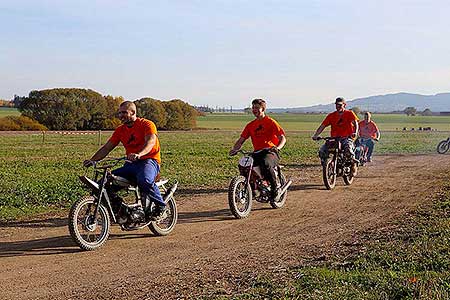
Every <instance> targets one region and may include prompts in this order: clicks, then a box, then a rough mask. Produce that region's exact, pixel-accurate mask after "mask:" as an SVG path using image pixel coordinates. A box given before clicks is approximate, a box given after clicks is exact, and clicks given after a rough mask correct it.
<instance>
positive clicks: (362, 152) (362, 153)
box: [355, 137, 369, 167]
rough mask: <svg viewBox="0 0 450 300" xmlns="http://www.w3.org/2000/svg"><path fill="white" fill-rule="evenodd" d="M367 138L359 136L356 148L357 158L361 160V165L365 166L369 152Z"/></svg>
mask: <svg viewBox="0 0 450 300" xmlns="http://www.w3.org/2000/svg"><path fill="white" fill-rule="evenodd" d="M366 140H368V139H366V138H362V137H359V138H358V140H357V142H356V144H357V145H358V146H356V148H355V158H356V159H357V160H358V161H359V164H358V165H359V166H361V167H362V166H364V165H365V163H366V162H368V158H367V153H368V151H369V147H367V145H366V143H365V142H366Z"/></svg>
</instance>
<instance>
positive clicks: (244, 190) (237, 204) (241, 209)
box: [228, 176, 252, 219]
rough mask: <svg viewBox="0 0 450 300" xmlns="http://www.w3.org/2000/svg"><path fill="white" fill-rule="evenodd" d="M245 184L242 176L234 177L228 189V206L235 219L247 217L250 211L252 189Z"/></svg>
mask: <svg viewBox="0 0 450 300" xmlns="http://www.w3.org/2000/svg"><path fill="white" fill-rule="evenodd" d="M245 182H246V180H245V177H244V176H236V177H234V178H233V179H231V182H230V186H229V187H228V204H229V206H230V210H231V213H232V214H233V215H234V216H235V217H236V218H237V219H243V218H246V217H248V215H249V214H250V211H251V209H252V189H251V188H250V185H248V184H245Z"/></svg>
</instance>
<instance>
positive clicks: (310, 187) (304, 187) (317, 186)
mask: <svg viewBox="0 0 450 300" xmlns="http://www.w3.org/2000/svg"><path fill="white" fill-rule="evenodd" d="M289 190H290V191H305V190H326V188H325V186H324V185H323V184H293V185H291V186H290V187H289Z"/></svg>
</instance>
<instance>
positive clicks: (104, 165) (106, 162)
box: [86, 156, 131, 170]
mask: <svg viewBox="0 0 450 300" xmlns="http://www.w3.org/2000/svg"><path fill="white" fill-rule="evenodd" d="M121 161H125V162H131V161H130V160H127V157H126V156H123V157H118V158H106V159H103V160H98V161H91V165H92V167H94V169H96V170H99V169H101V170H102V169H103V170H104V169H110V168H114V167H115V166H117V165H118V164H119V163H120V162H121ZM99 164H101V165H99ZM89 167H90V166H86V168H89Z"/></svg>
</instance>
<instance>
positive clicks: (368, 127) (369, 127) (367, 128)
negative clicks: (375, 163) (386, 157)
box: [356, 112, 380, 162]
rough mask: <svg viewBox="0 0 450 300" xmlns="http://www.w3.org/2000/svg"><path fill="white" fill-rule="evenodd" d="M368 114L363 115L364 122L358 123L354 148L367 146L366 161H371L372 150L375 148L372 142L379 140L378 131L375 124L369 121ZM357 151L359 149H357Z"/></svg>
mask: <svg viewBox="0 0 450 300" xmlns="http://www.w3.org/2000/svg"><path fill="white" fill-rule="evenodd" d="M371 117H372V116H371V114H370V112H366V113H365V114H364V120H362V121H360V122H359V124H358V125H359V138H358V139H357V140H356V146H359V145H360V144H363V145H366V146H367V149H368V150H367V161H368V162H371V161H372V153H373V148H374V147H375V144H374V142H373V141H374V140H375V141H378V140H379V139H380V130H379V129H378V126H377V124H375V122H374V121H372V120H371ZM357 149H359V147H357Z"/></svg>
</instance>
